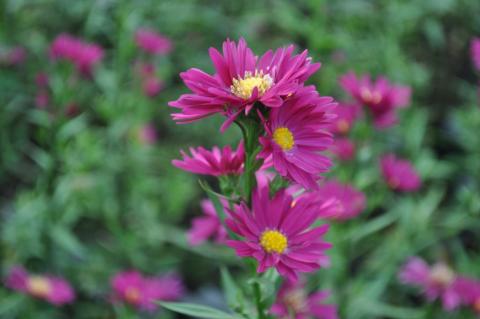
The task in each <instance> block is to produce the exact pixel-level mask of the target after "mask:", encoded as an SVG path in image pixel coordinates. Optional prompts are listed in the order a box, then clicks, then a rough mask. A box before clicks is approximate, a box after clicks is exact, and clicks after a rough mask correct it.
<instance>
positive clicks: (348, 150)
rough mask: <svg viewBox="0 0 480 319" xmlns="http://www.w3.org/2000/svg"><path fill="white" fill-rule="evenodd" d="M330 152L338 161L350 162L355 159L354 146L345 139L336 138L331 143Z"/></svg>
mask: <svg viewBox="0 0 480 319" xmlns="http://www.w3.org/2000/svg"><path fill="white" fill-rule="evenodd" d="M330 151H331V152H332V154H334V155H335V156H336V157H337V158H338V159H339V160H341V161H350V160H352V159H353V158H354V157H355V144H354V143H353V142H352V141H351V140H350V139H348V138H346V137H338V138H335V140H334V141H333V145H332V147H331V148H330Z"/></svg>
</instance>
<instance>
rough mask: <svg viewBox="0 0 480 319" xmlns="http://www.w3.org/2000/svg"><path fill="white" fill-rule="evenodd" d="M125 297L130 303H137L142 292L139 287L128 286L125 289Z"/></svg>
mask: <svg viewBox="0 0 480 319" xmlns="http://www.w3.org/2000/svg"><path fill="white" fill-rule="evenodd" d="M125 299H126V300H127V301H128V302H130V303H137V302H138V301H139V300H140V292H139V291H138V289H137V288H134V287H128V288H127V290H126V291H125Z"/></svg>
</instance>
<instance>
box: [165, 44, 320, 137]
mask: <svg viewBox="0 0 480 319" xmlns="http://www.w3.org/2000/svg"><path fill="white" fill-rule="evenodd" d="M293 50H294V47H293V45H290V46H288V47H287V48H280V49H277V50H276V51H275V52H272V51H271V50H269V51H267V52H266V53H265V54H263V55H262V56H261V57H257V56H256V55H254V53H253V52H252V50H251V49H250V48H248V47H247V43H246V42H245V40H244V39H243V38H240V40H239V41H238V44H236V43H235V42H233V41H230V40H227V41H225V42H224V43H223V55H222V54H221V53H220V52H219V51H218V50H217V49H215V48H210V50H209V53H210V58H211V60H212V62H213V64H214V67H215V71H216V73H215V74H214V75H210V74H207V73H205V72H203V71H202V70H199V69H196V68H192V69H189V70H188V71H186V72H183V73H181V74H180V76H181V78H182V79H183V81H184V82H185V85H186V86H187V87H188V88H189V89H190V90H191V91H192V93H190V94H184V95H182V96H181V97H180V98H179V99H178V100H176V101H173V102H170V103H169V105H170V106H172V107H176V108H179V109H180V110H181V112H180V113H176V114H173V119H174V120H175V121H177V122H179V123H189V122H193V121H196V120H199V119H202V118H204V117H207V116H210V115H213V114H216V113H220V114H223V115H225V116H227V118H228V119H227V121H226V122H225V124H224V126H222V129H225V128H226V127H227V126H228V125H229V124H230V123H231V122H232V121H233V120H234V119H235V118H236V116H237V115H238V114H239V113H240V112H242V111H245V112H246V113H248V112H249V111H250V109H251V108H252V107H253V106H254V104H255V102H261V103H262V104H263V105H265V106H267V107H271V108H278V107H280V106H281V105H282V104H283V99H284V98H285V97H287V96H289V95H291V94H293V93H295V91H296V90H297V89H298V88H299V87H301V86H303V83H304V82H305V81H306V80H307V79H308V78H309V77H310V75H312V74H313V73H314V72H315V71H317V70H318V68H319V67H320V64H319V63H311V58H310V57H308V56H307V54H308V52H307V51H306V50H305V51H303V52H302V53H301V54H298V55H293Z"/></svg>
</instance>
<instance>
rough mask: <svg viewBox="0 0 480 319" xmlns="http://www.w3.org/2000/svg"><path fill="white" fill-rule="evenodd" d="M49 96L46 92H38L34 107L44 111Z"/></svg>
mask: <svg viewBox="0 0 480 319" xmlns="http://www.w3.org/2000/svg"><path fill="white" fill-rule="evenodd" d="M49 100H50V96H49V94H48V92H47V91H46V90H40V91H39V92H37V95H36V96H35V106H36V107H38V108H39V109H44V108H46V107H47V105H48V102H49Z"/></svg>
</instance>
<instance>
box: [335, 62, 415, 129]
mask: <svg viewBox="0 0 480 319" xmlns="http://www.w3.org/2000/svg"><path fill="white" fill-rule="evenodd" d="M340 85H341V86H342V87H343V89H344V90H345V91H346V92H347V93H349V94H350V95H351V96H352V97H353V98H354V99H355V100H356V101H357V102H358V103H360V104H362V105H365V106H367V107H368V108H369V109H370V111H371V113H372V115H373V120H374V124H375V126H377V127H378V128H387V127H390V126H392V125H394V124H395V123H396V122H397V114H396V111H397V109H398V108H402V107H406V106H408V104H409V103H410V88H409V87H407V86H400V85H392V84H390V83H389V81H388V80H387V79H386V78H384V77H379V78H378V79H377V80H376V81H375V82H373V83H372V81H371V80H370V76H369V75H364V76H362V77H361V78H360V79H358V78H357V77H356V76H355V74H354V73H353V72H350V73H348V74H346V75H344V76H342V77H341V78H340Z"/></svg>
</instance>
